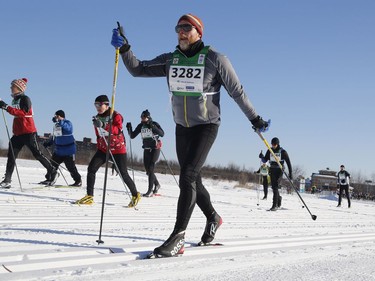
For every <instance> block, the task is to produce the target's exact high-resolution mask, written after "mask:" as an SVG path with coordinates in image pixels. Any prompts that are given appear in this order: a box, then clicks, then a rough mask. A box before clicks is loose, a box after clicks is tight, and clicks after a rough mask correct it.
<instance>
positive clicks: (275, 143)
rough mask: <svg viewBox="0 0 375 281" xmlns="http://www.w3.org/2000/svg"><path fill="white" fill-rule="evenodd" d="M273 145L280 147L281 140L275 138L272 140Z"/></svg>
mask: <svg viewBox="0 0 375 281" xmlns="http://www.w3.org/2000/svg"><path fill="white" fill-rule="evenodd" d="M271 144H274V145H279V144H280V140H279V139H278V138H276V137H275V138H273V139H272V140H271Z"/></svg>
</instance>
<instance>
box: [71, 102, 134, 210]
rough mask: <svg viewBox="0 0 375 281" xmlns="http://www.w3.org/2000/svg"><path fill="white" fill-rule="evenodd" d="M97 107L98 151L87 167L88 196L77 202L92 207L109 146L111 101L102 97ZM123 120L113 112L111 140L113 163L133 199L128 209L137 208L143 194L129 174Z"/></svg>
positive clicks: (94, 119) (95, 124)
mask: <svg viewBox="0 0 375 281" xmlns="http://www.w3.org/2000/svg"><path fill="white" fill-rule="evenodd" d="M94 105H95V107H96V110H97V112H98V114H97V115H96V116H94V117H93V119H92V122H93V125H94V128H95V134H96V136H97V144H96V145H97V151H96V153H95V154H94V156H93V157H92V159H91V161H90V163H89V166H88V167H87V195H86V196H84V197H83V198H81V199H80V200H77V201H76V203H77V204H83V205H91V204H93V203H94V185H95V176H96V172H97V171H98V170H99V168H100V167H101V166H102V165H103V164H104V163H105V161H106V155H107V154H106V153H107V144H108V142H109V141H108V130H109V117H110V111H111V108H110V106H109V99H108V97H107V96H106V95H100V96H98V97H97V98H96V99H95V104H94ZM122 123H123V118H122V116H121V114H120V113H118V112H117V111H114V112H113V120H112V134H111V139H110V142H109V143H110V154H111V158H112V161H113V162H116V164H117V166H118V168H119V172H120V174H121V176H122V179H123V180H124V182H125V184H126V185H127V186H128V188H129V189H130V192H131V194H132V198H131V201H130V203H129V204H128V207H135V206H136V205H137V204H138V202H139V200H140V198H141V194H140V193H139V192H137V188H136V186H135V184H134V182H133V180H132V179H131V177H130V176H129V174H128V169H127V163H126V162H127V159H126V144H125V137H124V133H123V131H122Z"/></svg>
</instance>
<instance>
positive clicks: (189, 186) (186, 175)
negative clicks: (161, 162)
mask: <svg viewBox="0 0 375 281" xmlns="http://www.w3.org/2000/svg"><path fill="white" fill-rule="evenodd" d="M218 129H219V126H218V125H215V124H207V125H198V126H195V127H189V128H186V127H183V126H180V125H177V126H176V151H177V158H178V162H179V164H180V168H181V170H180V182H179V186H180V196H179V198H178V204H177V219H176V224H175V228H174V232H177V233H178V232H181V231H184V230H185V229H186V228H187V225H188V223H189V220H190V217H191V214H192V213H193V210H194V207H195V203H197V205H198V207H199V208H200V209H201V210H202V212H203V213H204V215H205V216H206V217H207V218H209V217H210V216H211V214H212V213H213V212H214V211H215V210H214V208H213V206H212V204H211V200H210V194H209V193H208V191H207V190H206V188H205V187H204V186H203V184H202V178H201V174H200V172H201V169H202V167H203V164H204V162H205V161H206V158H207V156H208V153H209V151H210V149H211V147H212V145H213V143H214V141H215V139H216V136H217V132H218Z"/></svg>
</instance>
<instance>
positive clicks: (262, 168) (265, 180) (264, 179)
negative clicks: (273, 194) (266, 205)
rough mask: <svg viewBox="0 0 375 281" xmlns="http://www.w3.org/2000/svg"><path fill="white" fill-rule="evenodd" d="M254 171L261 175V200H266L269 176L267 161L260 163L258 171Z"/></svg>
mask: <svg viewBox="0 0 375 281" xmlns="http://www.w3.org/2000/svg"><path fill="white" fill-rule="evenodd" d="M255 173H256V174H259V175H260V176H261V177H262V184H263V192H264V196H263V198H262V200H267V195H268V177H269V168H268V166H267V163H262V165H261V166H260V167H259V169H258V171H256V172H255Z"/></svg>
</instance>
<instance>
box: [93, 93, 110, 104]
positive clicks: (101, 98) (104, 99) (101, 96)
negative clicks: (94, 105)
mask: <svg viewBox="0 0 375 281" xmlns="http://www.w3.org/2000/svg"><path fill="white" fill-rule="evenodd" d="M95 102H103V103H109V99H108V97H107V96H106V95H100V96H98V97H97V98H96V99H95Z"/></svg>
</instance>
